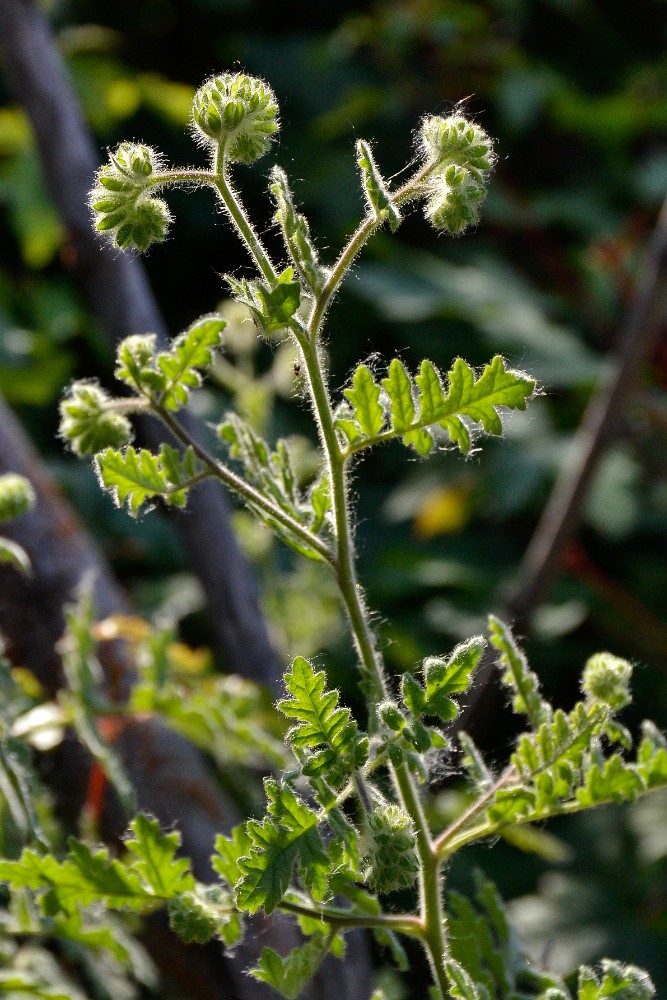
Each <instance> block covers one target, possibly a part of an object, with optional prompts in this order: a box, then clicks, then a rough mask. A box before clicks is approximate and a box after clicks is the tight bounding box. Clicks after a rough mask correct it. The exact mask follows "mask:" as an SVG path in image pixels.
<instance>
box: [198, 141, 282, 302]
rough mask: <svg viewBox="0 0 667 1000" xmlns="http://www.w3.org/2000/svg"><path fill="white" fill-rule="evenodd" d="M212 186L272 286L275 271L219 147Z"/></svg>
mask: <svg viewBox="0 0 667 1000" xmlns="http://www.w3.org/2000/svg"><path fill="white" fill-rule="evenodd" d="M213 184H214V186H215V189H216V191H217V192H218V194H219V195H220V200H221V201H222V204H223V205H224V206H225V209H226V211H227V214H228V215H229V217H230V219H231V220H232V223H233V224H234V226H235V227H236V231H237V232H238V234H239V236H240V237H241V239H242V241H243V242H244V243H245V245H246V246H247V248H248V250H249V251H250V254H251V256H252V258H253V260H254V261H255V263H256V264H257V267H258V268H259V270H260V271H261V273H262V275H263V277H264V278H265V279H266V280H267V281H268V282H269V284H270V285H273V283H274V282H275V280H276V270H275V268H274V266H273V264H272V263H271V260H270V258H269V255H268V253H267V252H266V250H265V249H264V246H263V244H262V241H261V240H260V238H259V236H258V235H257V233H256V231H255V228H254V226H253V225H252V223H251V221H250V219H249V218H248V216H247V214H246V211H245V209H244V207H243V203H242V202H241V199H240V198H239V196H238V195H237V193H236V191H235V190H234V188H233V187H232V185H231V182H230V180H229V175H228V171H227V166H226V164H225V162H224V158H223V151H222V149H221V148H220V147H218V150H217V153H216V158H215V179H214V181H213Z"/></svg>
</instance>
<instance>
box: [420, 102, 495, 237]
mask: <svg viewBox="0 0 667 1000" xmlns="http://www.w3.org/2000/svg"><path fill="white" fill-rule="evenodd" d="M421 147H422V152H423V154H424V156H425V159H426V163H427V165H428V164H430V165H431V169H430V171H429V173H428V176H427V179H426V182H425V190H426V194H427V202H426V218H427V219H428V220H429V221H430V222H431V223H432V224H433V225H434V226H435V228H436V229H443V230H445V231H446V232H449V233H451V234H452V235H453V236H458V235H459V234H460V233H462V232H463V231H464V230H465V229H467V228H468V226H471V225H474V224H475V223H476V222H477V220H478V218H479V209H480V206H481V203H482V201H483V200H484V198H485V196H486V185H487V179H488V174H489V171H490V170H491V169H492V167H493V165H494V163H495V160H496V157H495V154H494V152H493V144H492V142H491V139H490V138H489V136H488V135H487V134H486V132H485V131H484V130H483V129H482V128H480V126H479V125H476V124H475V123H474V122H470V121H468V119H467V118H463V117H462V116H461V115H451V116H450V117H449V118H440V117H437V116H434V117H431V118H426V119H425V120H424V122H423V123H422V130H421Z"/></svg>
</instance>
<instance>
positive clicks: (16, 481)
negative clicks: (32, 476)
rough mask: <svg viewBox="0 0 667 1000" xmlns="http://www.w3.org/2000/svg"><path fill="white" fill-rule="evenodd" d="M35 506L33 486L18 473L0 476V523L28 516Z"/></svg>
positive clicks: (7, 473)
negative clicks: (24, 515)
mask: <svg viewBox="0 0 667 1000" xmlns="http://www.w3.org/2000/svg"><path fill="white" fill-rule="evenodd" d="M34 505H35V491H34V490H33V488H32V484H31V483H30V482H29V480H27V479H26V478H25V476H20V475H19V474H18V473H17V472H6V473H5V474H4V475H3V476H0V522H4V521H13V520H14V519H15V518H17V517H21V516H22V515H23V514H27V513H28V511H30V510H31V509H32V508H33V507H34Z"/></svg>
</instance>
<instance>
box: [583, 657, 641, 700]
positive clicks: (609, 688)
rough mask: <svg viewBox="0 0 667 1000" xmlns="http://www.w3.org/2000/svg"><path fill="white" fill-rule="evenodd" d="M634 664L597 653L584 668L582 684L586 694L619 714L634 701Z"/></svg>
mask: <svg viewBox="0 0 667 1000" xmlns="http://www.w3.org/2000/svg"><path fill="white" fill-rule="evenodd" d="M631 679H632V664H631V663H628V661H627V660H622V659H621V658H620V657H619V656H612V654H611V653H596V654H595V655H594V656H591V657H590V659H589V660H588V661H587V662H586V666H585V667H584V676H583V680H582V683H581V686H582V689H583V691H584V694H587V695H588V696H589V697H590V698H591V699H593V700H594V701H599V702H602V703H603V704H604V705H608V706H609V708H610V709H611V710H612V712H618V711H620V709H622V708H625V706H626V705H629V704H630V702H631V701H632V696H631V694H630V681H631Z"/></svg>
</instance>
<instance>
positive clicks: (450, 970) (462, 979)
mask: <svg viewBox="0 0 667 1000" xmlns="http://www.w3.org/2000/svg"><path fill="white" fill-rule="evenodd" d="M445 970H446V972H447V976H448V978H449V981H450V983H451V984H452V988H451V990H450V993H451V996H452V997H456V998H457V1000H479V993H478V992H477V989H476V987H475V984H474V983H473V981H472V979H471V978H470V976H469V975H468V973H467V972H466V970H465V969H464V968H463V966H462V965H459V963H458V962H455V961H453V959H449V961H447V962H445Z"/></svg>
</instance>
